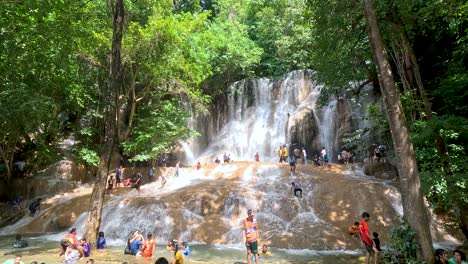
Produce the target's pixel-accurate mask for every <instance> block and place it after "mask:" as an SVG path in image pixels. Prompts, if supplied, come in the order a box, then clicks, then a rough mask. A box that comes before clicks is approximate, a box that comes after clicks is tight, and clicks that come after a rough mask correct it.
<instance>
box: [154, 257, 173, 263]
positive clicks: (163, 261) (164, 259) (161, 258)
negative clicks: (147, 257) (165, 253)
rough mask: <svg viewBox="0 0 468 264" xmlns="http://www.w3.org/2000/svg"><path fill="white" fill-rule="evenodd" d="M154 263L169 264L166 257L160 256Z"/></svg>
mask: <svg viewBox="0 0 468 264" xmlns="http://www.w3.org/2000/svg"><path fill="white" fill-rule="evenodd" d="M154 264H169V261H167V259H166V258H163V257H160V258H158V259H157V260H156V262H155V263H154Z"/></svg>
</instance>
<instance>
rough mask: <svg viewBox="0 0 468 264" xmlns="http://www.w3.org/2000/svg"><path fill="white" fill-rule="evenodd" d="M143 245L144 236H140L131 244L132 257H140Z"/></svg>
mask: <svg viewBox="0 0 468 264" xmlns="http://www.w3.org/2000/svg"><path fill="white" fill-rule="evenodd" d="M142 244H143V236H142V235H139V236H138V237H137V238H136V239H135V240H134V241H133V242H132V244H130V250H131V251H132V255H135V256H137V255H139V254H140V250H141V245H142Z"/></svg>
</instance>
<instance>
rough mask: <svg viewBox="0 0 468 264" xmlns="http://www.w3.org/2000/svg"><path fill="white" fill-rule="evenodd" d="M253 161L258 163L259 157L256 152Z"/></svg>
mask: <svg viewBox="0 0 468 264" xmlns="http://www.w3.org/2000/svg"><path fill="white" fill-rule="evenodd" d="M255 161H256V162H260V155H259V154H258V152H257V153H256V154H255Z"/></svg>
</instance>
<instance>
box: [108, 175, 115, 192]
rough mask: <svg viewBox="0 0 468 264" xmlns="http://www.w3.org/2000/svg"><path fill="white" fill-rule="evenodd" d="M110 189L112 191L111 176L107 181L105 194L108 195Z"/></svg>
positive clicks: (112, 180)
mask: <svg viewBox="0 0 468 264" xmlns="http://www.w3.org/2000/svg"><path fill="white" fill-rule="evenodd" d="M112 189H114V176H112V175H111V176H110V177H109V179H108V180H107V194H110V192H111V191H112Z"/></svg>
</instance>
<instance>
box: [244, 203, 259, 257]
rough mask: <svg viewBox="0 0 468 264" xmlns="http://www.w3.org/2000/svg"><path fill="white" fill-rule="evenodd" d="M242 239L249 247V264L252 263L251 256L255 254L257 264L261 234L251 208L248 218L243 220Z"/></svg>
mask: <svg viewBox="0 0 468 264" xmlns="http://www.w3.org/2000/svg"><path fill="white" fill-rule="evenodd" d="M242 226H243V227H242V239H243V241H244V244H245V246H246V248H247V264H250V256H251V255H252V254H253V255H254V256H255V264H258V241H259V240H260V235H259V233H258V226H257V220H255V218H254V213H253V211H252V210H251V209H249V210H248V211H247V218H246V219H244V221H243V222H242Z"/></svg>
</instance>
